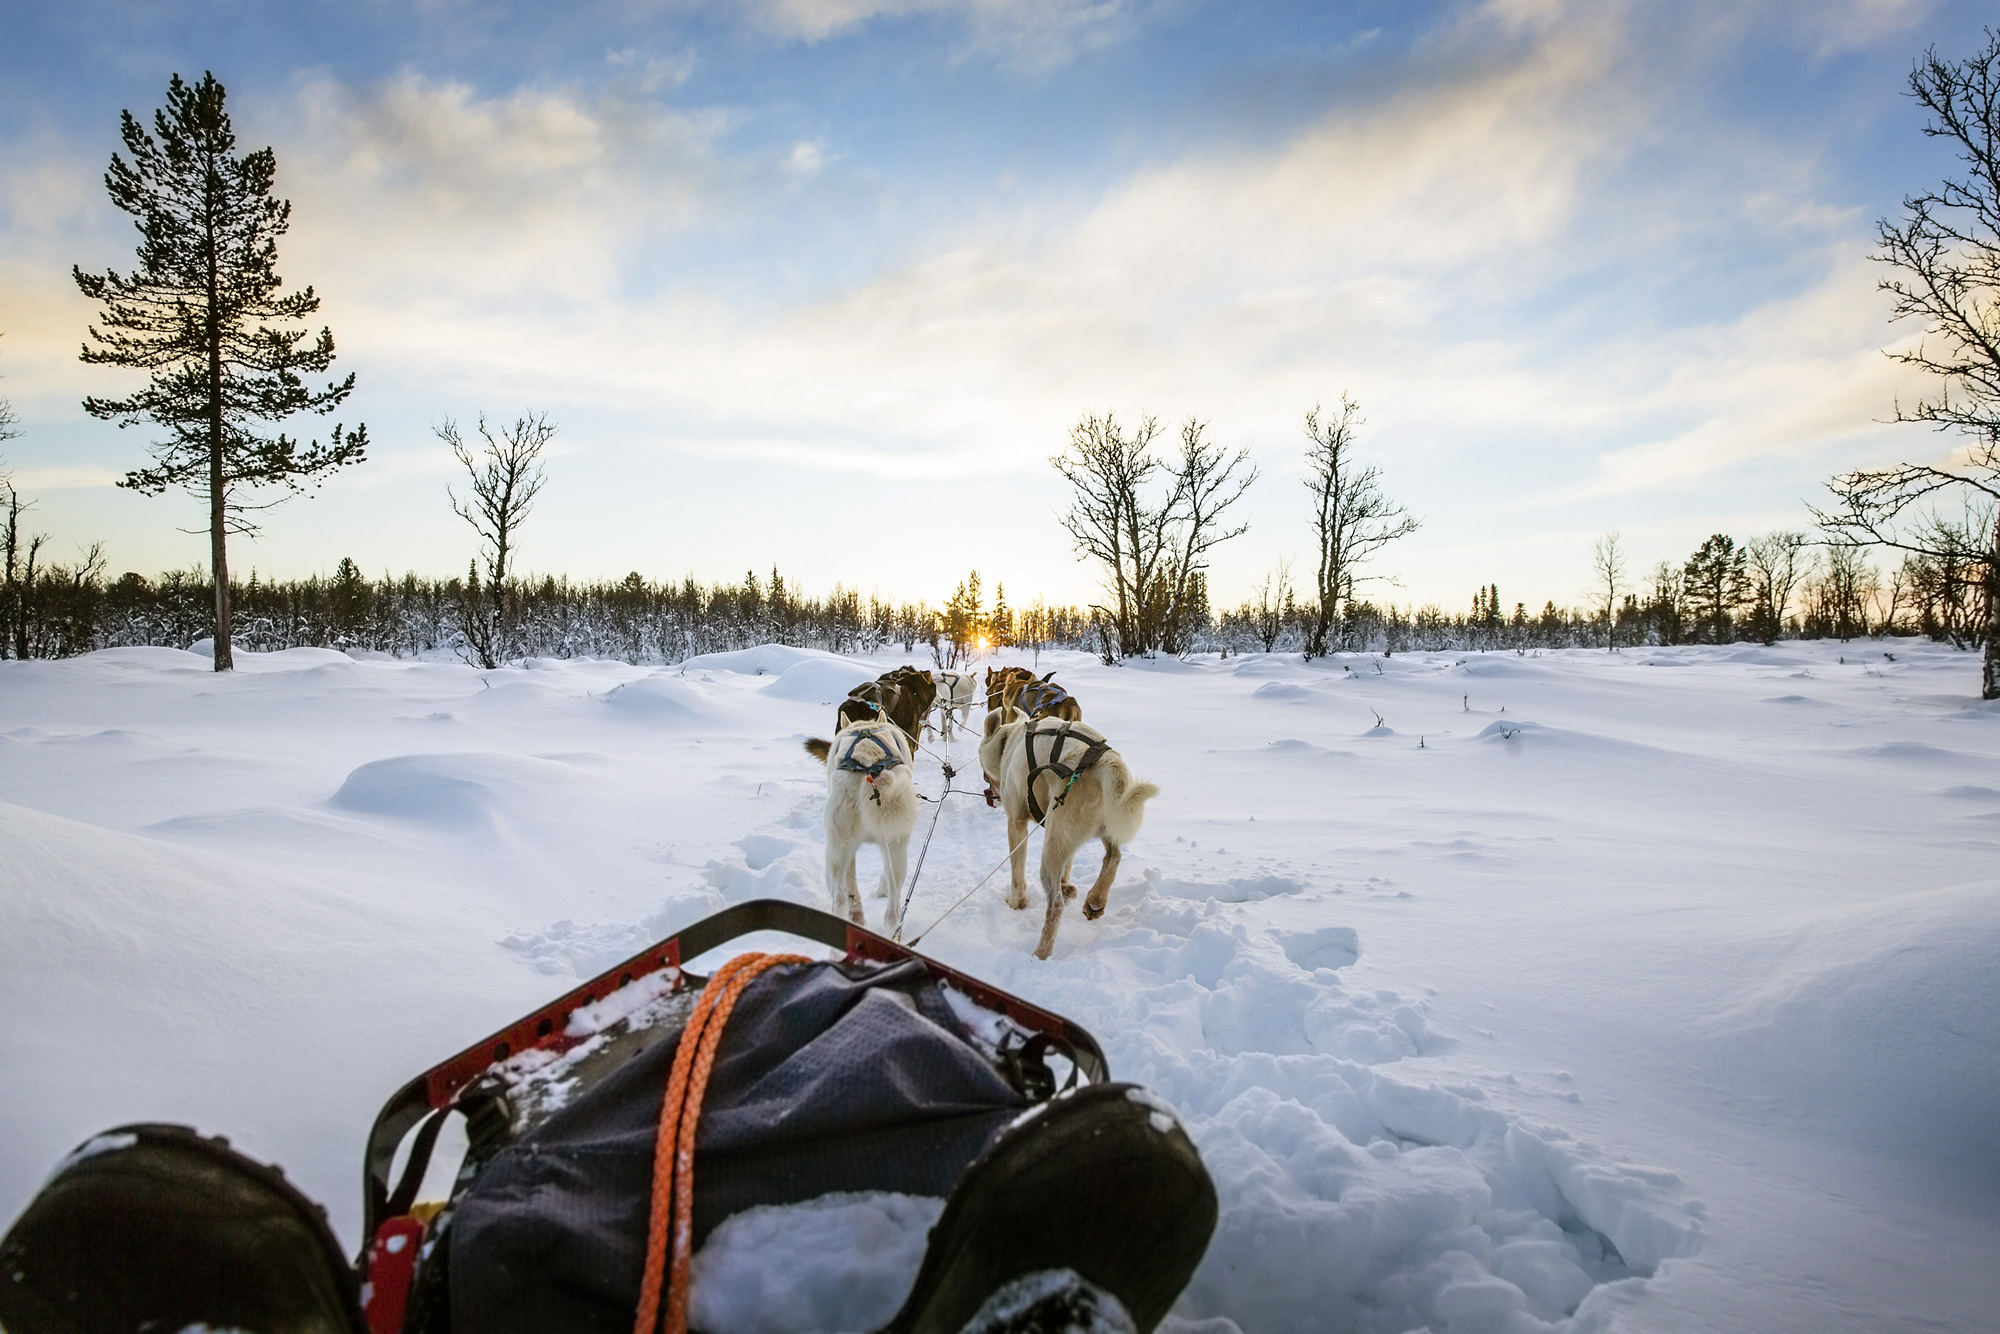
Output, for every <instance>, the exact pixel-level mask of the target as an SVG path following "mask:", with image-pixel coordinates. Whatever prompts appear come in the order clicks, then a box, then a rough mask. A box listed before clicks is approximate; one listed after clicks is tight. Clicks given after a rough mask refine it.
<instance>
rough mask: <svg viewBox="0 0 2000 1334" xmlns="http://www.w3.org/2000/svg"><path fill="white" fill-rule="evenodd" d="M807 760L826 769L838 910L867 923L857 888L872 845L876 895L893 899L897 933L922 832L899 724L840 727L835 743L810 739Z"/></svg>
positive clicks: (889, 916)
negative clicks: (860, 865) (914, 838)
mask: <svg viewBox="0 0 2000 1334" xmlns="http://www.w3.org/2000/svg"><path fill="white" fill-rule="evenodd" d="M806 754H808V755H810V756H812V757H813V758H814V759H816V760H823V761H825V763H826V812H825V815H824V817H823V818H824V825H825V829H826V887H827V891H828V892H829V893H830V894H832V896H833V910H834V911H835V912H836V913H844V914H846V916H847V920H849V921H850V922H853V923H854V924H855V925H856V926H866V925H868V917H867V914H866V913H864V912H863V911H862V907H861V889H860V887H859V886H858V885H857V884H856V882H855V876H854V854H855V852H856V851H857V850H858V849H859V848H860V847H861V845H862V844H863V843H873V844H874V845H875V846H876V847H878V848H880V849H881V850H882V879H881V881H880V882H879V883H878V884H877V886H876V890H875V893H876V897H878V898H884V897H886V898H887V899H888V900H889V907H888V909H887V911H886V912H885V913H884V914H883V929H884V930H886V931H890V932H893V931H894V930H895V929H896V927H897V925H898V923H897V921H896V911H897V909H898V908H899V907H900V906H901V904H902V889H903V875H904V872H905V869H906V868H907V866H908V864H909V857H910V831H911V830H913V829H915V828H916V826H917V789H916V782H915V779H914V777H913V775H912V774H911V771H910V760H911V757H912V755H913V754H914V751H913V749H912V747H911V745H910V741H909V738H908V737H906V736H904V735H903V732H902V729H901V728H899V727H896V726H895V725H894V724H891V723H885V722H881V721H879V720H875V719H864V720H863V721H860V722H855V723H849V724H848V725H847V726H845V727H843V728H841V729H840V731H839V732H837V733H835V734H834V738H833V740H832V741H822V740H821V739H820V738H818V737H809V738H808V739H807V740H806Z"/></svg>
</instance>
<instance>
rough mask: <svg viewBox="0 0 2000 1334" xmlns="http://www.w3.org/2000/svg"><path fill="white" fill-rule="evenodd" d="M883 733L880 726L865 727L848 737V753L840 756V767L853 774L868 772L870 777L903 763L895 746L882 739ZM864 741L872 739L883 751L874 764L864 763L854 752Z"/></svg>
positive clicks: (878, 748) (876, 776) (879, 775)
mask: <svg viewBox="0 0 2000 1334" xmlns="http://www.w3.org/2000/svg"><path fill="white" fill-rule="evenodd" d="M881 733H882V729H881V728H879V727H864V728H862V729H861V730H859V731H857V732H855V733H854V735H852V736H850V737H849V738H847V753H846V754H845V755H842V756H841V757H840V764H839V766H838V767H840V768H842V769H845V770H847V772H849V773H852V774H866V775H867V776H868V777H870V778H880V777H881V776H882V771H883V770H884V769H893V768H895V767H896V766H897V765H899V764H901V763H902V762H903V757H902V756H900V755H898V754H897V753H896V751H895V748H894V747H892V746H890V745H889V744H888V743H887V742H886V741H884V740H883V739H882V736H881ZM863 741H872V742H873V743H874V744H875V748H876V749H877V750H879V751H881V752H882V758H881V759H879V760H877V761H875V762H874V763H873V764H865V763H863V762H862V760H861V758H860V757H859V756H857V755H856V754H855V753H854V748H855V747H856V746H859V745H860V744H861V743H862V742H863ZM877 800H880V798H877Z"/></svg>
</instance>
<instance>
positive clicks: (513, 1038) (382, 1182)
mask: <svg viewBox="0 0 2000 1334" xmlns="http://www.w3.org/2000/svg"><path fill="white" fill-rule="evenodd" d="M753 931H782V932H784V933H786V934H788V935H793V936H798V937H800V938H801V939H804V940H810V941H812V942H813V943H815V944H819V945H825V946H827V947H829V948H832V949H837V950H840V951H842V953H843V957H844V958H845V960H846V961H847V962H851V963H852V962H873V963H900V962H902V961H904V960H906V959H915V960H917V961H918V962H920V963H922V964H923V965H924V967H925V968H926V969H927V970H929V972H930V974H931V976H932V977H934V978H936V979H937V980H938V981H940V982H949V983H950V984H951V985H952V987H953V988H955V989H956V990H958V991H961V992H963V993H964V994H965V995H966V996H968V997H970V998H971V999H972V1000H973V1001H974V1002H975V1003H977V1004H979V1005H980V1006H982V1007H984V1008H986V1009H988V1010H992V1011H995V1012H996V1013H999V1014H1004V1015H1006V1016H1007V1018H1009V1019H1011V1020H1013V1021H1014V1022H1015V1023H1016V1024H1019V1025H1020V1026H1021V1027H1022V1028H1025V1029H1027V1030H1028V1031H1030V1032H1033V1033H1046V1034H1048V1035H1049V1036H1051V1037H1054V1038H1060V1039H1061V1040H1062V1041H1063V1042H1064V1043H1065V1044H1066V1045H1067V1047H1068V1048H1069V1050H1070V1051H1072V1052H1074V1053H1075V1060H1076V1065H1077V1067H1078V1071H1079V1073H1080V1074H1081V1075H1082V1076H1083V1077H1084V1078H1086V1079H1088V1080H1089V1081H1090V1082H1092V1083H1101V1082H1103V1081H1104V1080H1105V1079H1107V1078H1109V1075H1110V1072H1109V1069H1108V1067H1107V1066H1106V1064H1105V1060H1104V1051H1103V1049H1102V1048H1101V1047H1099V1046H1098V1045H1097V1039H1095V1038H1093V1037H1091V1035H1090V1034H1089V1033H1087V1032H1085V1031H1084V1030H1083V1029H1082V1028H1080V1027H1078V1026H1077V1025H1076V1024H1074V1023H1072V1022H1071V1021H1070V1020H1068V1019H1065V1018H1063V1017H1062V1016H1061V1015H1059V1014H1054V1013H1052V1012H1050V1011H1048V1010H1044V1009H1042V1008H1041V1007H1039V1006H1035V1005H1030V1004H1028V1002H1026V1001H1024V1000H1021V999H1020V998H1019V997H1017V996H1012V995H1009V994H1008V993H1006V992H1004V991H999V990H996V989H995V988H993V987H990V986H988V985H987V984H985V983H984V982H981V981H979V980H978V979H976V978H972V977H968V976H966V975H965V974H964V973H961V972H959V971H958V970H957V969H956V968H951V967H948V966H946V965H945V964H941V963H939V962H938V961H937V960H935V959H933V958H930V957H929V956H928V955H923V954H918V953H917V952H916V951H915V950H912V949H909V948H908V947H906V946H904V945H900V944H898V943H897V942H895V941H893V940H890V939H889V938H888V937H887V936H881V935H877V934H876V933H875V932H873V931H870V930H868V929H867V928H866V927H860V926H856V925H854V924H853V923H852V922H849V921H848V920H847V919H846V918H843V917H836V916H834V915H833V914H832V913H828V912H822V911H820V910H819V909H817V908H808V907H806V906H805V905H804V904H799V903H788V902H786V901H784V900H782V899H752V900H751V901H750V902H748V903H739V904H736V905H734V906H733V907H729V908H724V909H723V910H722V911H721V912H719V913H714V914H712V915H710V916H708V917H704V918H703V919H702V920H701V921H699V922H696V923H694V924H693V925H692V926H689V927H687V928H685V929H683V930H681V931H679V932H676V933H675V934H674V935H671V936H668V937H667V938H666V939H665V940H662V941H660V942H659V943H657V944H654V945H649V946H647V947H646V948H645V949H643V950H641V951H640V952H639V953H637V954H635V955H633V956H632V957H631V958H629V959H627V960H625V962H623V963H621V964H617V965H615V966H613V967H611V968H608V969H606V970H605V971H604V972H602V973H599V974H598V975H597V976H596V977H594V978H592V979H591V980H590V981H588V982H586V983H584V984H583V985H582V986H580V987H577V988H576V989H575V990H573V991H570V992H568V993H566V994H565V995H562V996H560V997H558V998H557V999H555V1000H553V1001H551V1002H549V1003H548V1004H547V1005H544V1006H543V1007H542V1008H541V1009H539V1010H536V1011H535V1012H534V1013H533V1014H529V1015H526V1016H524V1017H523V1018H521V1019H517V1020H515V1021H514V1022H513V1023H511V1024H509V1025H508V1026H507V1027H505V1028H503V1029H501V1030H500V1031H499V1032H497V1033H494V1034H492V1035H491V1036H489V1037H486V1038H484V1039H482V1040H481V1041H478V1042H475V1043H473V1044H472V1045H471V1046H470V1047H467V1048H466V1049H465V1050H464V1051H461V1052H459V1053H458V1054H457V1055H456V1056H453V1057H450V1058H449V1059H447V1060H444V1061H441V1062H439V1063H438V1064H437V1065H434V1066H432V1067H431V1068H430V1069H429V1070H426V1071H425V1072H424V1073H423V1074H421V1075H418V1076H417V1077H416V1078H415V1079H413V1080H411V1081H410V1082H409V1083H407V1084H405V1085H404V1086H403V1087H402V1088H401V1089H399V1090H397V1092H396V1094H395V1096H394V1097H392V1098H390V1099H389V1101H388V1102H387V1103H385V1104H383V1107H382V1110H381V1112H380V1113H379V1114H378V1115H377V1116H376V1118H375V1124H374V1126H373V1127H372V1128H371V1129H370V1130H369V1132H368V1147H367V1152H366V1155H365V1157H364V1160H363V1163H362V1200H363V1218H364V1227H363V1231H362V1236H363V1238H364V1241H363V1243H362V1256H361V1258H360V1264H361V1265H362V1266H364V1267H365V1266H366V1264H367V1260H368V1248H369V1246H370V1245H371V1244H372V1242H373V1239H374V1238H375V1236H376V1234H377V1232H378V1231H379V1230H380V1228H381V1226H382V1224H383V1222H384V1221H386V1220H385V1219H384V1217H383V1215H384V1213H385V1211H386V1209H387V1207H388V1202H389V1191H390V1182H389V1171H390V1168H392V1167H393V1166H394V1165H395V1160H396V1150H397V1149H398V1148H399V1147H400V1146H401V1144H402V1142H403V1138H404V1136H406V1135H407V1134H409V1132H410V1130H411V1129H412V1128H413V1127H414V1126H415V1125H416V1124H417V1123H418V1122H419V1121H421V1120H423V1119H424V1117H426V1116H428V1115H429V1114H430V1113H432V1112H434V1111H440V1110H443V1109H444V1108H447V1107H450V1106H451V1105H452V1104H453V1103H454V1102H455V1101H456V1100H457V1099H458V1096H459V1095H460V1094H461V1093H463V1092H464V1091H465V1090H466V1088H467V1087H469V1086H470V1085H471V1084H472V1083H474V1082H475V1081H476V1080H478V1079H479V1078H480V1077H481V1076H482V1075H484V1074H485V1073H486V1072H487V1071H488V1070H489V1069H491V1068H492V1067H493V1066H494V1065H496V1064H498V1063H500V1062H502V1061H505V1060H508V1059H509V1058H511V1057H514V1056H517V1055H519V1054H520V1053H522V1052H524V1051H529V1050H542V1051H546V1052H549V1053H551V1054H560V1053H562V1052H563V1051H566V1050H567V1049H569V1048H570V1047H573V1046H575V1045H577V1044H578V1043H579V1042H582V1041H584V1040H585V1039H583V1038H580V1037H573V1036H570V1035H569V1033H568V1028H569V1021H570V1016H571V1015H572V1014H573V1013H574V1012H575V1011H576V1010H577V1009H578V1008H579V1007H581V1006H585V1005H590V1004H593V1003H595V1002H597V1001H601V1000H603V999H604V998H605V997H606V996H608V995H610V994H611V993H612V992H614V991H617V990H618V989H620V988H621V987H627V986H630V985H631V984H632V983H634V982H636V981H638V980H639V979H641V978H644V977H648V976H651V975H652V974H654V973H658V972H662V971H665V970H669V969H671V970H673V971H674V973H675V977H674V983H673V990H674V991H676V992H679V991H698V990H699V989H700V988H701V986H702V985H703V984H704V983H705V982H706V980H707V979H705V978H701V977H697V976H694V975H693V974H689V973H684V972H681V971H680V968H681V963H682V961H683V960H687V959H696V958H699V957H700V956H702V955H703V954H706V953H708V952H709V951H710V950H712V949H715V948H717V947H718V946H721V945H726V944H728V943H729V942H730V941H732V940H735V939H737V938H738V937H740V936H745V935H748V934H750V933H751V932H753Z"/></svg>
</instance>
